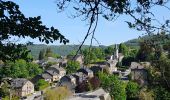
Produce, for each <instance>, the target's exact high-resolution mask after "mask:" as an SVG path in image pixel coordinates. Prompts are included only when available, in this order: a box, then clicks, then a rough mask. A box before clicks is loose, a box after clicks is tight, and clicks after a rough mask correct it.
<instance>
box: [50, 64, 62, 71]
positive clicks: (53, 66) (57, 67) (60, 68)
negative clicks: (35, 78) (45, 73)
mask: <svg viewBox="0 0 170 100" xmlns="http://www.w3.org/2000/svg"><path fill="white" fill-rule="evenodd" d="M50 68H53V69H54V68H55V69H56V70H59V71H65V69H64V68H62V67H60V66H58V65H52V66H51V67H50ZM50 68H49V69H50Z"/></svg>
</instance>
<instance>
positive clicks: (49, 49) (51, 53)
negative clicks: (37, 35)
mask: <svg viewBox="0 0 170 100" xmlns="http://www.w3.org/2000/svg"><path fill="white" fill-rule="evenodd" d="M45 56H46V57H52V56H53V51H52V50H51V48H47V49H46V53H45Z"/></svg>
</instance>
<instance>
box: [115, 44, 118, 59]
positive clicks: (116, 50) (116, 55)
mask: <svg viewBox="0 0 170 100" xmlns="http://www.w3.org/2000/svg"><path fill="white" fill-rule="evenodd" d="M114 58H115V59H118V58H119V49H118V46H117V44H115V52H114Z"/></svg>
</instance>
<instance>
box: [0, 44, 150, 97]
mask: <svg viewBox="0 0 170 100" xmlns="http://www.w3.org/2000/svg"><path fill="white" fill-rule="evenodd" d="M118 49H119V48H118V46H117V45H115V50H114V51H113V55H110V56H107V57H106V60H105V61H104V62H102V63H95V64H92V65H91V66H84V65H83V60H84V57H83V55H81V54H77V55H76V56H75V57H74V58H73V57H72V58H69V59H70V60H74V61H77V62H79V63H80V69H78V70H77V71H76V72H75V73H69V74H67V72H66V70H65V67H66V66H67V61H68V59H67V58H64V57H63V58H59V59H56V58H53V57H48V59H47V60H36V61H34V63H37V64H39V65H40V66H41V67H42V68H43V69H45V70H44V72H43V73H42V74H39V75H36V76H35V77H33V78H32V79H31V80H28V79H25V78H16V79H11V78H6V79H4V80H8V81H9V82H11V83H10V84H11V86H10V89H11V90H10V91H12V92H11V93H13V95H14V94H15V95H16V96H18V97H20V99H21V100H43V93H45V91H46V90H47V89H48V88H56V87H61V86H62V87H67V89H69V90H70V91H71V92H72V93H73V94H72V96H71V97H70V99H69V100H87V99H88V100H111V97H110V95H109V93H108V92H106V91H104V90H103V89H102V88H97V89H96V90H94V91H89V92H88V91H87V92H82V93H81V94H80V92H81V91H80V90H79V89H77V90H76V86H77V85H79V84H80V83H83V82H88V79H90V78H93V77H95V75H96V74H97V73H98V72H103V71H104V70H105V71H108V73H109V74H113V75H117V76H118V77H119V79H120V80H121V81H123V82H128V81H129V78H131V79H132V80H138V81H139V83H140V85H146V84H147V70H146V68H147V66H150V63H149V62H131V65H130V66H129V68H128V69H125V70H123V71H122V70H119V69H118V67H117V63H119V62H121V61H122V59H123V57H124V55H123V54H122V53H119V52H118V51H119V50H118ZM48 62H50V63H53V65H51V66H49V67H48V68H45V66H46V65H47V64H48ZM106 69H107V70H106ZM130 75H131V76H130ZM129 76H130V77H129ZM39 80H44V81H46V82H48V83H49V84H50V85H49V86H48V87H45V88H43V89H42V90H39V91H36V90H35V84H36V83H37V82H38V81H39ZM1 84H3V83H1ZM10 95H12V94H10Z"/></svg>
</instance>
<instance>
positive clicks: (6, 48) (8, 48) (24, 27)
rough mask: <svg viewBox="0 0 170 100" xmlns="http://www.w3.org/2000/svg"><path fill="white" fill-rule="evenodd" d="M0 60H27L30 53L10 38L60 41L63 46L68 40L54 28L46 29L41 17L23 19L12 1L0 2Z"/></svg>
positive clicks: (22, 45) (2, 0)
mask: <svg viewBox="0 0 170 100" xmlns="http://www.w3.org/2000/svg"><path fill="white" fill-rule="evenodd" d="M0 14H1V16H0V27H1V28H0V33H1V35H0V60H3V61H7V60H11V61H15V60H16V59H21V58H22V59H25V60H29V59H30V58H28V57H27V55H28V53H29V52H30V51H29V50H27V48H26V46H25V45H24V44H15V43H13V42H11V41H9V42H4V41H6V40H10V38H11V36H16V37H18V38H25V37H30V38H32V39H35V38H38V39H39V41H41V42H45V43H47V44H48V43H49V42H51V43H52V42H53V41H55V40H60V43H61V42H63V43H64V44H65V43H67V42H68V40H67V39H66V38H65V37H64V36H63V35H61V33H60V32H59V31H58V30H57V29H55V28H54V27H51V28H47V27H46V26H45V25H43V24H42V21H40V19H41V17H40V16H38V17H28V18H27V17H25V16H24V14H23V13H22V12H21V11H20V10H19V6H18V5H17V4H16V3H14V2H13V1H5V0H1V1H0Z"/></svg>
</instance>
